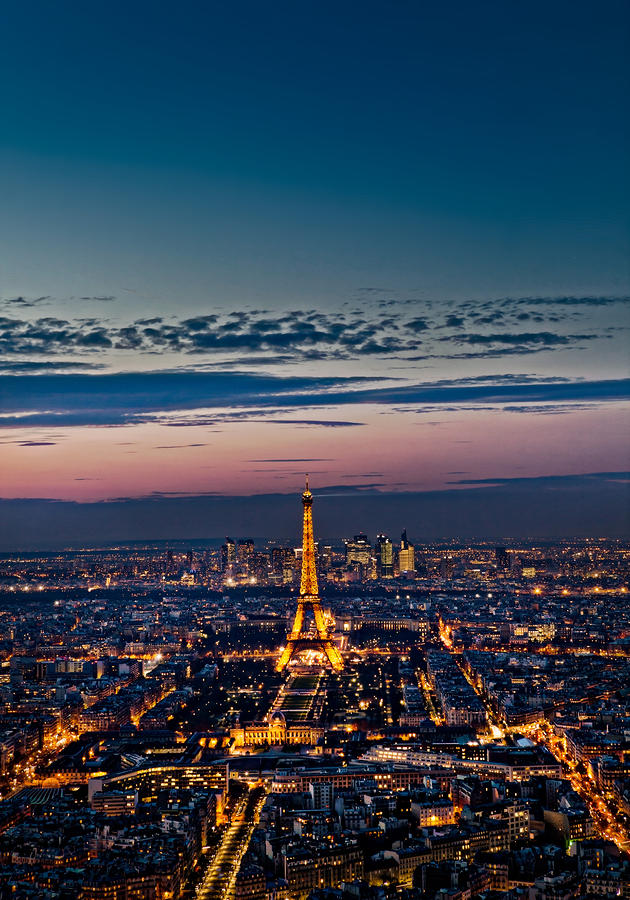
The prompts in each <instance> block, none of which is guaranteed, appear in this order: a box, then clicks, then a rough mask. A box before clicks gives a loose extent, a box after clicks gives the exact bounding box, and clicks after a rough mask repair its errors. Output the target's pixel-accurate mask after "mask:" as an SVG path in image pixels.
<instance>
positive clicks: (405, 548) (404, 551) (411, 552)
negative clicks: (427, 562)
mask: <svg viewBox="0 0 630 900" xmlns="http://www.w3.org/2000/svg"><path fill="white" fill-rule="evenodd" d="M415 570H416V560H415V548H414V546H413V544H410V543H409V541H408V539H407V529H405V530H404V531H403V533H402V534H401V536H400V550H399V551H398V571H399V572H401V574H402V573H404V572H415Z"/></svg>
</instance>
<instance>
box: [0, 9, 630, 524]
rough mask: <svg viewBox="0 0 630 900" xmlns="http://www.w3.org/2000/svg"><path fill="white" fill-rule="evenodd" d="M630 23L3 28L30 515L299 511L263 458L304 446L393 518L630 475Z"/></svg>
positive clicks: (473, 16) (467, 15) (10, 238)
mask: <svg viewBox="0 0 630 900" xmlns="http://www.w3.org/2000/svg"><path fill="white" fill-rule="evenodd" d="M629 22H630V13H629V10H628V6H627V4H626V3H623V2H617V0H610V2H605V3H603V4H600V5H598V6H597V7H596V6H595V5H593V4H592V3H590V2H571V3H570V2H555V3H551V4H550V3H539V2H533V3H527V4H506V3H499V2H487V3H484V2H480V3H475V4H471V3H467V2H461V0H458V2H451V3H446V4H427V3H418V2H413V3H411V2H400V3H396V4H385V3H374V2H370V3H363V4H361V5H360V6H359V5H358V4H356V3H335V4H329V3H314V2H313V3H310V2H304V3H299V4H296V3H282V2H280V3H274V4H265V5H263V4H258V3H256V4H255V3H249V2H246V3H240V4H237V5H229V6H228V5H226V4H218V3H208V4H194V3H188V4H179V5H177V6H172V7H166V6H164V5H156V4H149V3H143V2H138V3H133V4H122V3H116V2H114V3H109V4H107V5H106V6H104V5H101V6H97V5H94V4H84V3H83V4H82V3H64V2H61V3H57V4H50V3H43V2H34V3H29V4H12V5H8V4H7V5H5V7H4V8H3V9H2V11H0V31H1V33H2V34H3V46H2V54H0V86H1V87H0V91H1V96H2V116H1V117H0V207H1V214H0V317H2V318H1V319H0V354H1V357H2V358H1V359H0V376H1V384H0V399H3V400H4V402H3V403H2V406H3V407H4V408H5V417H4V419H3V420H2V423H0V424H2V426H3V427H2V433H1V434H0V441H2V449H3V450H4V455H5V464H6V466H7V471H9V472H11V473H14V474H13V475H12V476H11V478H10V486H9V488H8V489H7V492H5V494H4V496H6V497H7V498H8V499H11V500H12V501H14V502H18V501H20V500H21V499H25V500H26V499H28V500H32V499H33V498H38V497H39V498H46V499H47V500H58V501H64V502H65V501H69V502H79V503H87V502H88V501H89V502H91V503H93V502H94V503H98V502H103V501H108V502H109V501H111V500H112V498H114V497H125V498H126V499H128V500H129V501H130V502H131V501H132V500H133V488H134V485H135V486H136V488H137V491H138V496H142V497H146V496H149V495H152V492H153V491H171V492H176V493H178V494H180V495H184V494H185V495H186V496H196V495H203V494H204V493H206V492H208V491H210V492H213V493H217V494H224V495H227V496H231V495H232V494H242V493H244V492H245V493H247V492H251V493H258V494H262V493H265V492H268V491H272V492H273V490H275V489H276V488H277V489H278V490H281V491H291V490H294V489H296V490H297V489H299V484H300V483H301V474H300V473H298V472H297V470H296V471H295V472H294V471H293V470H294V468H295V467H294V466H293V465H292V464H291V465H289V464H287V468H286V470H285V471H283V472H272V471H271V470H270V469H269V471H268V476H269V477H268V478H267V479H266V478H265V477H264V474H265V473H264V472H256V473H251V472H250V470H249V469H248V466H247V464H246V461H247V459H249V458H251V457H253V456H256V457H260V458H269V459H270V460H271V459H276V458H278V457H279V456H281V455H282V454H281V453H280V452H279V448H280V447H282V446H283V445H290V451H289V452H288V453H287V454H286V455H287V456H288V457H291V458H305V457H309V456H311V455H316V456H318V457H322V458H324V457H325V458H326V459H331V460H334V465H331V466H329V467H328V468H327V469H326V470H323V469H322V471H321V472H320V473H319V474H320V485H319V486H320V487H325V486H326V485H338V484H339V483H342V482H343V480H344V479H346V480H347V481H348V480H349V481H350V482H352V479H353V478H355V477H356V475H355V473H354V472H353V471H352V465H353V461H354V460H356V459H357V458H358V459H360V464H359V465H360V469H361V470H365V472H366V473H369V472H379V473H381V474H380V476H379V479H377V480H376V481H375V480H374V479H373V478H370V479H367V480H366V481H365V484H364V490H366V491H376V492H380V493H382V494H387V496H390V495H391V494H392V493H394V494H398V493H405V492H409V493H410V495H411V493H413V492H414V491H427V492H429V491H437V492H438V493H439V491H440V490H441V491H444V492H449V491H451V490H452V489H453V488H452V484H451V481H452V479H450V478H449V476H448V470H447V465H446V464H445V466H442V467H440V465H438V461H439V460H440V459H441V458H443V459H445V460H448V467H449V470H450V469H453V470H455V469H456V470H466V472H467V473H468V475H469V476H470V479H469V480H470V481H471V482H474V483H475V484H476V485H477V486H476V488H475V490H476V491H477V492H478V487H479V484H480V483H485V482H484V480H485V479H489V478H495V479H496V478H499V479H501V478H521V477H523V476H525V477H531V478H532V479H536V481H535V482H532V485H534V484H535V489H534V487H532V491H533V493H532V501H531V502H532V503H533V504H535V502H537V501H536V499H535V498H536V497H540V496H542V494H541V492H542V493H544V492H545V491H546V490H547V485H548V483H547V482H545V481H544V479H545V478H546V477H550V478H561V479H562V478H565V477H569V476H570V477H572V478H573V477H576V476H578V475H580V474H582V475H589V473H602V472H606V471H609V472H611V473H618V472H619V471H621V470H626V469H627V468H628V466H627V463H628V453H627V446H628V444H627V421H628V419H627V399H628V390H627V378H628V371H629V365H628V362H629V359H628V350H627V347H628V340H627V329H628V327H629V325H630V317H629V310H630V303H629V302H628V298H629V297H630V272H629V267H628V261H629V259H630V252H629V251H630V221H629V214H628V209H629V208H630V207H629V203H628V199H629V198H628V173H629V172H630V165H629V162H630V160H629V152H628V151H629V147H630V141H629V136H628V116H627V96H628V88H629V87H630V84H629V82H630V77H629V69H628V62H627V60H628V50H629V49H630V40H629ZM130 373H131V374H132V375H133V382H131V381H129V380H128V381H124V379H125V378H128V376H129V374H130ZM96 376H98V377H96ZM121 378H122V379H123V381H121V380H120V379H121ZM108 379H109V380H108ZM195 379H197V380H195ZM252 379H257V381H255V384H256V387H255V389H254V390H251V389H250V386H251V384H252V383H254V382H252V381H251V380H252ZM282 379H285V381H284V382H283V383H282V385H281V387H280V388H279V387H278V384H279V381H282ZM132 383H133V389H132V388H131V387H130V385H131V384H132ZM121 384H122V385H123V387H122V388H121ZM475 385H476V386H475ZM533 385H534V386H536V388H535V390H534V389H533V387H532V386H533ZM475 391H476V393H475ZM387 392H389V393H387ZM524 397H525V399H523V398H524ZM86 398H87V399H86ZM248 403H249V405H248ZM387 403H388V404H389V408H387V409H383V406H385V405H387ZM383 417H386V418H383ZM385 421H386V422H387V428H383V422H385ZM349 423H351V424H349ZM183 425H185V426H186V432H187V434H189V435H190V437H189V438H187V439H186V442H185V443H184V444H182V445H181V448H179V445H175V444H172V443H171V441H170V438H169V440H168V441H167V439H166V438H165V437H163V436H162V437H160V433H161V432H160V431H159V429H162V431H163V432H164V433H166V432H168V433H169V434H172V431H174V430H175V426H177V427H180V428H181V426H183ZM418 425H420V426H421V427H420V428H418ZM121 428H124V429H125V435H124V439H121V437H120V429H121ZM428 435H431V437H430V439H429V437H428ZM484 435H485V438H484ZM460 444H461V447H459V445H460ZM311 445H317V451H316V452H315V453H314V454H313V453H311V452H310V451H309V447H310V446H311ZM497 445H498V446H502V447H504V448H505V452H504V455H503V457H501V455H500V454H498V453H497ZM167 447H168V448H171V447H173V449H177V448H179V449H181V451H182V454H181V455H179V454H178V455H177V456H178V458H177V459H176V460H175V459H173V461H172V462H167V461H166V460H165V459H163V458H162V457H163V456H169V457H171V458H173V457H175V454H167V453H163V454H162V451H163V450H164V449H165V448H167ZM252 447H255V448H258V449H257V450H256V452H252ZM326 447H328V450H326ZM458 447H459V450H458ZM130 448H132V449H130ZM521 448H522V449H521ZM157 451H159V453H161V454H162V456H159V454H158V456H159V458H157V457H156V452H157ZM184 451H185V452H184ZM458 452H459V453H460V454H462V455H463V454H464V452H465V455H466V460H465V462H462V461H459V462H458V459H457V453H458ZM132 456H133V459H131V457H132ZM208 457H212V461H210V462H209V461H208ZM183 458H185V459H186V462H185V463H183V462H182V459H183ZM213 466H214V467H215V468H214V469H213V468H212V467H213ZM134 467H135V468H134ZM442 469H444V471H442ZM183 472H185V473H188V474H187V477H184V476H183V474H182V473H183ZM248 473H249V474H248ZM254 476H255V477H254ZM540 479H542V480H540ZM352 483H353V484H354V483H355V482H352ZM562 483H563V484H564V482H562ZM571 484H572V490H574V488H575V486H574V484H573V482H572V483H571ZM588 484H589V491H590V493H589V496H594V495H595V491H594V490H592V482H589V483H588ZM314 486H315V487H316V486H317V485H316V484H315V485H314ZM456 490H458V491H459V493H460V494H463V493H468V494H470V493H471V490H466V485H465V484H460V485H459V486H457V488H456ZM536 492H537V493H536ZM444 496H446V493H445V494H444ZM523 496H524V492H522V491H521V492H520V493H519V497H521V498H522V497H523ZM585 496H586V494H585ZM328 502H330V501H328ZM519 502H522V500H521V501H519ZM383 503H385V501H383ZM615 515H616V514H615ZM165 516H166V519H168V516H167V515H166V513H165ZM462 516H463V517H464V518H466V516H468V517H470V513H465V514H464V513H462ZM570 518H571V517H569V519H570ZM604 518H605V517H604ZM586 519H587V517H586ZM462 521H463V520H462ZM598 521H599V520H598ZM615 521H617V522H618V516H617V518H616V519H615ZM460 524H462V522H460V521H459V520H458V519H457V518H456V519H455V520H454V522H453V527H455V526H458V525H460ZM464 524H465V523H464ZM600 524H601V523H600ZM567 525H570V521H568V522H567ZM213 527H214V526H213ZM216 527H217V528H219V527H220V525H219V523H218V522H217V525H216ZM357 527H359V526H357ZM364 527H366V528H367V527H370V524H369V523H367V524H365V525H364ZM615 528H617V530H618V526H617V525H616V526H615Z"/></svg>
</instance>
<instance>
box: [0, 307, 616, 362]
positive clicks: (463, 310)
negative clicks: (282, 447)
mask: <svg viewBox="0 0 630 900" xmlns="http://www.w3.org/2000/svg"><path fill="white" fill-rule="evenodd" d="M81 299H83V300H86V299H92V300H101V301H108V300H113V299H115V298H114V297H104V296H103V297H92V298H85V297H84V298H81ZM47 300H48V298H46V297H41V298H35V299H34V300H29V301H26V300H24V298H15V303H18V305H20V303H21V305H27V306H30V305H34V304H35V303H36V302H44V301H47ZM613 302H615V303H618V302H621V298H606V297H598V298H594V297H592V298H584V297H583V298H566V297H564V298H562V297H558V298H504V299H502V300H499V301H486V302H483V303H477V304H472V303H470V302H465V303H460V304H456V305H451V307H450V309H449V311H448V312H447V313H446V317H445V319H444V318H443V313H440V318H439V320H437V319H435V318H434V317H433V316H432V314H431V304H430V303H429V302H423V306H422V309H423V310H425V311H426V312H425V314H423V315H417V303H415V302H414V305H413V306H412V305H407V302H406V301H389V300H388V301H379V302H378V304H377V307H376V309H375V308H374V306H372V307H371V308H370V303H369V302H367V301H366V307H367V308H365V309H358V310H352V311H350V310H343V309H341V310H336V311H328V312H322V311H320V310H317V309H308V308H307V309H303V310H298V309H295V310H289V311H286V312H282V313H269V312H268V311H264V310H239V311H235V312H231V313H227V314H223V313H221V314H220V313H219V312H210V313H208V314H205V315H204V314H199V315H195V316H188V317H184V318H176V317H172V318H169V319H165V318H164V317H162V316H158V315H156V316H145V317H142V318H138V319H135V320H133V321H131V322H129V323H124V324H113V323H112V322H110V321H108V320H107V319H102V318H98V317H92V318H89V319H86V318H83V319H81V318H76V319H61V318H55V317H40V318H35V319H28V320H27V319H17V318H9V317H0V352H1V353H3V355H4V356H21V357H25V358H26V357H28V358H33V357H49V356H52V355H54V354H60V353H63V354H64V356H66V357H69V356H73V355H85V354H91V355H94V354H108V353H109V352H110V351H111V350H113V349H115V350H116V351H121V352H129V353H133V354H136V355H137V354H152V355H155V354H162V355H164V354H171V355H172V354H176V355H185V356H188V357H190V358H191V359H193V360H194V361H195V363H197V364H198V365H199V364H200V365H207V364H213V363H214V364H216V361H217V360H218V361H219V362H221V361H222V360H226V362H227V360H229V361H230V362H229V364H231V365H235V364H239V365H240V366H241V367H242V366H243V365H253V364H258V363H260V364H263V365H279V364H283V363H291V362H297V361H303V360H315V361H316V360H345V359H359V358H362V357H366V358H370V357H373V356H383V355H390V356H398V357H400V358H403V359H407V360H408V361H409V362H412V361H414V360H417V359H420V358H422V357H417V356H416V357H414V356H409V354H413V353H418V352H419V350H420V348H421V347H422V348H423V350H426V353H427V356H426V357H425V358H427V359H431V358H467V357H464V356H462V355H461V354H459V353H456V351H455V350H454V349H453V350H451V351H450V352H449V351H445V352H444V353H442V354H437V353H436V351H437V350H438V349H439V345H442V344H444V343H450V344H453V345H455V346H457V345H459V346H461V345H462V344H468V345H473V346H474V345H478V346H483V347H487V348H488V349H487V350H486V353H487V354H488V355H493V356H502V355H504V356H507V355H512V354H515V353H520V354H525V353H535V352H541V351H542V350H546V349H550V348H551V349H553V348H556V347H560V346H570V345H571V344H574V345H575V344H578V343H579V342H584V341H592V340H595V339H596V338H597V337H601V336H606V335H599V334H596V333H595V330H594V331H593V332H592V333H588V334H585V333H582V334H574V335H566V334H556V333H555V332H553V331H551V330H545V331H542V330H541V331H532V330H530V331H527V332H520V333H519V332H517V331H515V330H514V331H502V332H498V331H496V325H497V324H500V325H501V326H503V327H506V326H510V327H511V326H512V325H518V324H519V322H521V323H522V322H525V321H528V322H530V321H531V322H532V323H541V322H543V321H545V322H547V323H549V322H551V321H556V322H558V321H561V318H560V317H559V316H557V315H556V316H552V315H550V314H549V313H548V312H545V311H544V310H543V305H552V304H555V305H556V307H561V306H563V305H565V306H567V305H569V303H571V304H573V306H575V307H578V306H580V305H581V306H583V307H586V306H589V305H590V306H595V305H597V304H599V305H605V304H612V303H613ZM382 303H385V304H386V306H385V307H382V305H381V304H382ZM390 303H391V304H393V305H394V306H395V307H397V309H396V314H395V315H394V314H393V309H392V307H391V306H390V305H389V304H390ZM527 304H529V306H528V305H527ZM447 307H448V304H447ZM385 309H386V311H385ZM414 312H415V313H416V314H415V315H414ZM468 319H471V320H472V321H473V322H475V326H476V327H477V328H478V329H479V331H478V332H475V333H467V332H465V331H463V330H462V326H463V325H464V322H465V321H466V320H468ZM594 324H596V323H594ZM485 326H488V329H486V328H485ZM492 326H495V328H494V330H492ZM444 328H447V329H453V333H451V334H445V333H444V330H443V329H444ZM477 352H478V351H477ZM468 358H475V357H468Z"/></svg>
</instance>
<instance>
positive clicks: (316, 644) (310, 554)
mask: <svg viewBox="0 0 630 900" xmlns="http://www.w3.org/2000/svg"><path fill="white" fill-rule="evenodd" d="M302 506H303V507H304V521H303V527H302V578H301V580H300V593H299V596H298V605H297V610H296V613H295V619H294V620H293V628H292V629H291V632H290V633H289V634H288V635H287V640H286V644H285V647H284V650H283V651H282V654H281V656H280V658H279V660H278V663H277V665H276V669H277V670H278V671H279V672H281V671H282V670H283V669H284V668H285V667H286V666H287V664H288V662H289V660H290V659H292V657H293V656H295V655H297V654H298V653H300V652H301V651H302V650H321V651H323V652H324V653H325V654H326V656H327V657H328V661H329V662H330V664H331V666H332V667H333V669H335V670H336V671H339V670H340V669H342V668H343V659H342V658H341V654H340V653H339V650H338V649H337V647H336V646H335V644H333V642H332V640H331V639H330V637H329V636H328V628H327V626H326V622H325V620H324V613H323V611H322V607H321V600H320V598H319V590H318V587H317V570H316V567H315V541H314V538H313V495H312V494H311V492H310V490H309V486H308V475H307V476H306V488H305V490H304V493H303V494H302ZM308 609H310V610H311V612H312V613H313V620H314V623H315V631H316V634H314V635H311V634H309V632H308V629H307V630H306V631H305V630H304V615H305V612H306V611H307V610H308Z"/></svg>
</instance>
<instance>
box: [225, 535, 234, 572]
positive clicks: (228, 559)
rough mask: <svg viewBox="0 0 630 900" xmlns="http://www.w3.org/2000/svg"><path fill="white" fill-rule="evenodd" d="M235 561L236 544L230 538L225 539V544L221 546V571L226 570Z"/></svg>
mask: <svg viewBox="0 0 630 900" xmlns="http://www.w3.org/2000/svg"><path fill="white" fill-rule="evenodd" d="M235 562H236V544H235V543H234V541H233V540H232V538H230V537H228V538H226V539H225V544H223V546H222V547H221V571H222V572H227V570H228V569H231V568H232V566H233V565H234V563H235Z"/></svg>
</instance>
